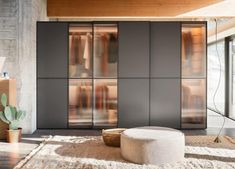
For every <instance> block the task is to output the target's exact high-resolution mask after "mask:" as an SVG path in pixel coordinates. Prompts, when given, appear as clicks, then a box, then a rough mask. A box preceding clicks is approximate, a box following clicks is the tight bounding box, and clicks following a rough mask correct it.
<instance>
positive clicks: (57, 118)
mask: <svg viewBox="0 0 235 169" xmlns="http://www.w3.org/2000/svg"><path fill="white" fill-rule="evenodd" d="M37 90H38V91H37V103H38V104H37V106H38V107H37V122H38V124H37V126H38V128H41V129H42V128H67V121H68V118H67V104H68V103H67V79H38V87H37Z"/></svg>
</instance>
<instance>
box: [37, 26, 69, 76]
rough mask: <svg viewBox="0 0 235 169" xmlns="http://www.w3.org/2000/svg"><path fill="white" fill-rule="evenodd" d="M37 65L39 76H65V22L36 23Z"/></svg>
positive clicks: (66, 50) (66, 41)
mask: <svg viewBox="0 0 235 169" xmlns="http://www.w3.org/2000/svg"><path fill="white" fill-rule="evenodd" d="M37 66H38V67H37V74H38V77H39V78H50V77H53V78H66V77H67V66H68V26H67V23H54V22H53V23H51V22H39V23H37Z"/></svg>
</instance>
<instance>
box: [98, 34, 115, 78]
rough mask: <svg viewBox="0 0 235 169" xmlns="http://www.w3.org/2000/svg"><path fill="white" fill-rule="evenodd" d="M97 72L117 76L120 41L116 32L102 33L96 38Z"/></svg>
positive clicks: (99, 74)
mask: <svg viewBox="0 0 235 169" xmlns="http://www.w3.org/2000/svg"><path fill="white" fill-rule="evenodd" d="M94 55H95V56H94V57H95V58H94V59H95V74H96V75H97V76H114V77H115V76H116V73H117V58H118V41H117V34H116V33H100V34H97V35H96V36H95V39H94Z"/></svg>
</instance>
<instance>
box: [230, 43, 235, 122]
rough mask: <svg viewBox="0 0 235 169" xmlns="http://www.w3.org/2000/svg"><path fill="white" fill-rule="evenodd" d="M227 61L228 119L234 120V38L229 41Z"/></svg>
mask: <svg viewBox="0 0 235 169" xmlns="http://www.w3.org/2000/svg"><path fill="white" fill-rule="evenodd" d="M228 55H229V61H230V65H231V68H230V73H229V74H230V90H231V92H229V93H230V99H229V102H230V103H229V117H230V118H232V119H235V38H233V39H230V40H229V53H228Z"/></svg>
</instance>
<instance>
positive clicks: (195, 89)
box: [181, 79, 206, 128]
mask: <svg viewBox="0 0 235 169" xmlns="http://www.w3.org/2000/svg"><path fill="white" fill-rule="evenodd" d="M181 90H182V93H181V94H182V101H181V105H182V106H181V107H182V121H181V126H182V128H205V126H206V80H204V79H203V80H201V79H183V80H182V89H181Z"/></svg>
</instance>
